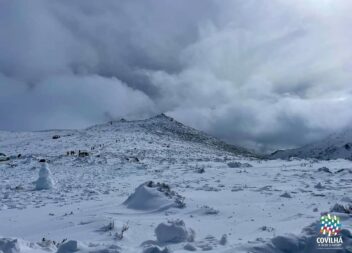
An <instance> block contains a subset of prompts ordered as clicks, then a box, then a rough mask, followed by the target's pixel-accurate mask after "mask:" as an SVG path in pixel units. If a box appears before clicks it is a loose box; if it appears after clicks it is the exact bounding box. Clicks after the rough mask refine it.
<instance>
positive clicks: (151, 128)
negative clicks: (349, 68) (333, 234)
mask: <svg viewBox="0 0 352 253" xmlns="http://www.w3.org/2000/svg"><path fill="white" fill-rule="evenodd" d="M55 135H59V136H60V138H57V139H53V138H52V137H53V136H55ZM0 141H1V150H0V152H1V153H4V154H6V155H7V156H8V157H10V160H8V161H2V162H0V250H2V251H3V252H4V253H8V252H11V253H13V252H16V251H18V249H19V250H20V252H21V253H42V252H49V253H57V252H58V251H59V252H60V251H62V252H65V251H66V252H72V251H76V252H79V253H88V252H95V253H98V252H99V253H102V252H104V253H105V252H110V253H112V252H114V253H117V252H123V253H125V252H126V253H138V252H140V253H142V252H175V253H181V252H190V251H192V250H196V251H198V252H199V251H203V250H208V252H214V253H215V252H216V253H228V252H270V253H271V252H273V253H283V252H294V253H299V252H308V253H309V252H315V250H316V249H315V248H314V240H313V239H314V236H316V234H317V233H318V229H317V228H316V225H317V222H319V219H320V215H321V214H322V213H325V212H330V211H331V212H337V213H336V214H337V215H339V217H340V218H341V223H342V228H343V232H344V235H343V236H344V241H345V242H346V243H345V245H344V247H345V248H347V247H351V246H352V244H351V237H350V230H351V228H352V219H351V213H350V212H351V211H350V210H351V208H350V207H351V205H352V202H351V196H350V189H351V186H352V162H351V161H349V160H343V159H338V160H318V159H291V160H261V159H258V158H256V157H255V156H253V155H252V154H250V153H248V152H246V151H245V150H243V149H240V148H238V147H232V146H229V145H225V144H224V143H223V142H221V141H218V140H216V139H215V138H213V137H209V136H207V135H205V134H204V133H201V132H199V131H197V130H194V129H191V128H188V127H186V126H183V125H182V124H180V123H178V122H176V121H174V120H172V119H170V118H168V117H166V116H165V115H164V116H163V115H161V116H158V117H154V118H152V119H147V120H140V121H114V122H111V123H110V122H109V123H107V124H102V125H97V126H93V127H90V128H88V129H82V130H48V131H40V132H4V131H0ZM79 150H81V151H82V150H87V151H88V152H89V154H88V156H85V157H78V154H79ZM71 151H74V154H73V153H72V154H71ZM67 152H69V154H67ZM19 154H21V156H20V157H18V155H19ZM41 159H45V160H46V161H47V163H48V166H50V169H49V167H47V168H45V166H44V165H41V164H42V163H39V160H41ZM228 163H237V164H250V165H251V167H250V166H244V167H243V166H240V167H238V168H230V167H229V166H228ZM40 166H43V167H42V168H41V169H40V170H42V169H43V168H45V169H43V173H42V174H41V175H43V174H44V175H46V178H51V179H52V180H55V187H53V188H51V189H49V190H40V191H36V190H34V189H35V186H36V185H33V182H36V180H37V179H38V173H39V172H38V167H40ZM324 167H325V168H327V169H321V168H324ZM200 169H202V171H201V173H200V172H199V170H200ZM150 182H152V183H150ZM316 186H318V187H316ZM320 186H322V187H320ZM281 195H286V196H290V197H281ZM180 203H182V205H179V204H180ZM335 204H338V205H337V206H335ZM180 207H182V208H180ZM180 220H182V222H179V223H177V222H176V221H180ZM170 222H171V223H170ZM172 222H174V223H172ZM175 222H176V223H175ZM109 224H114V225H113V226H109ZM161 224H163V225H161ZM177 224H178V225H177ZM312 224H313V225H312ZM314 224H315V225H314ZM160 226H161V227H160ZM125 227H128V229H127V230H126V231H125V232H124V233H123V236H120V235H121V231H122V230H123V228H125ZM158 227H159V229H158V230H157V228H158ZM102 228H104V229H102ZM159 230H161V231H163V232H160V231H159ZM157 231H158V232H157ZM191 231H194V233H193V232H191ZM195 235H196V236H195ZM190 237H193V241H192V242H189V240H190ZM6 238H7V239H6ZM287 245H290V246H289V249H288V248H285V247H287ZM5 247H6V248H5ZM9 250H11V251H9ZM66 252H65V253H66Z"/></svg>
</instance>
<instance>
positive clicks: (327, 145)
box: [271, 128, 352, 160]
mask: <svg viewBox="0 0 352 253" xmlns="http://www.w3.org/2000/svg"><path fill="white" fill-rule="evenodd" d="M290 157H299V158H303V159H306V158H316V159H322V160H329V159H339V158H342V159H347V160H352V129H351V128H347V129H345V130H343V131H341V132H337V133H334V134H331V135H329V136H328V137H326V138H323V139H322V140H319V141H317V142H314V143H311V144H308V145H305V146H303V147H300V148H296V149H287V150H278V151H276V152H274V153H273V154H272V155H271V158H274V159H278V158H281V159H287V158H290Z"/></svg>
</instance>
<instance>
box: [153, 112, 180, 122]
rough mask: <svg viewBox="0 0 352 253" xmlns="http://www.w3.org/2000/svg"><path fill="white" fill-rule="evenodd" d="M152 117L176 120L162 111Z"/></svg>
mask: <svg viewBox="0 0 352 253" xmlns="http://www.w3.org/2000/svg"><path fill="white" fill-rule="evenodd" d="M150 119H161V120H169V121H174V118H171V117H169V116H167V115H166V114H165V113H160V114H158V115H155V116H154V117H151V118H150Z"/></svg>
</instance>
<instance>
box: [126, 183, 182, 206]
mask: <svg viewBox="0 0 352 253" xmlns="http://www.w3.org/2000/svg"><path fill="white" fill-rule="evenodd" d="M123 204H124V205H125V206H126V207H127V208H130V209H135V210H144V211H151V210H165V209H168V208H170V207H177V208H182V207H184V205H185V204H184V198H183V197H182V196H181V195H179V194H177V193H176V192H174V191H172V190H171V189H170V187H169V186H168V185H167V184H161V183H154V182H152V181H149V182H146V183H143V184H141V185H140V186H138V187H137V188H136V190H135V192H134V193H133V194H132V195H130V196H129V197H128V199H127V200H126V201H125V202H123Z"/></svg>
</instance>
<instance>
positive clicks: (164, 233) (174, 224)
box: [155, 220, 195, 243]
mask: <svg viewBox="0 0 352 253" xmlns="http://www.w3.org/2000/svg"><path fill="white" fill-rule="evenodd" d="M155 235H156V238H157V240H158V242H159V243H179V242H192V241H194V236H195V233H194V231H193V230H192V229H187V228H186V226H185V223H184V221H183V220H176V221H168V222H167V223H160V224H159V225H158V226H157V227H156V228H155Z"/></svg>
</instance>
